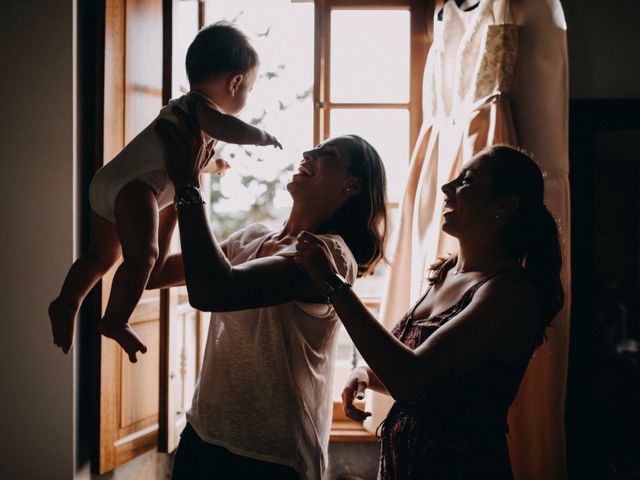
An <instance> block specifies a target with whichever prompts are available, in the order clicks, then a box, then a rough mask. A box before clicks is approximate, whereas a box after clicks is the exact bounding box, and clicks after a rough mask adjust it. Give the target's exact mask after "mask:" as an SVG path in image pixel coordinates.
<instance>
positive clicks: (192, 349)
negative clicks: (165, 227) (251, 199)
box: [158, 0, 208, 453]
mask: <svg viewBox="0 0 640 480" xmlns="http://www.w3.org/2000/svg"><path fill="white" fill-rule="evenodd" d="M200 5H201V4H200V3H199V2H183V1H178V0H167V1H166V4H165V19H164V25H165V45H166V46H167V49H166V51H165V83H164V85H165V97H166V98H165V101H168V100H169V98H176V97H179V96H181V95H183V94H184V93H186V92H187V91H188V90H189V82H188V80H187V76H186V72H185V68H184V63H185V56H186V53H187V48H188V46H189V44H190V43H191V41H192V40H193V37H194V36H195V35H196V33H197V32H198V29H199V26H200V25H201V17H202V12H201V8H200ZM203 187H204V189H205V191H206V190H207V186H206V185H203ZM171 250H172V253H175V252H178V251H180V244H179V236H178V232H177V231H176V232H175V234H174V239H173V242H172V248H171ZM205 317H207V316H206V315H203V314H201V313H200V312H198V311H197V310H195V309H193V308H192V307H191V306H190V305H189V300H188V296H187V291H186V289H185V288H184V287H175V288H169V289H166V290H164V291H163V292H162V318H163V321H162V324H161V325H162V326H161V329H160V342H161V345H162V347H161V348H162V352H163V355H162V357H161V365H160V419H159V424H160V429H159V436H158V450H159V451H161V452H167V453H170V452H172V451H173V450H175V448H176V447H177V446H178V441H179V438H180V432H182V429H183V428H184V427H185V425H186V422H187V420H186V412H187V410H188V409H189V408H190V407H191V398H192V396H193V391H194V387H195V383H196V379H197V377H198V374H199V371H200V365H201V363H202V354H203V347H202V346H203V344H204V343H203V339H204V336H205V335H206V327H207V325H208V322H207V321H205Z"/></svg>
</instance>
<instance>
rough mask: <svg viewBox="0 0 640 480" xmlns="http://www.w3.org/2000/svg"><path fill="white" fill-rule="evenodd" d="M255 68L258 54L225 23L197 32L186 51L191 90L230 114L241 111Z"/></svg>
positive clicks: (253, 79)
mask: <svg viewBox="0 0 640 480" xmlns="http://www.w3.org/2000/svg"><path fill="white" fill-rule="evenodd" d="M258 64H259V59H258V54H257V53H256V51H255V50H254V49H253V47H252V46H251V44H250V43H249V40H248V39H247V37H246V36H245V35H244V33H242V32H241V31H240V30H238V29H237V28H236V27H234V26H232V25H230V24H228V23H226V22H217V23H214V24H213V25H209V26H208V27H205V28H203V29H202V30H200V32H198V34H197V35H196V38H194V40H193V42H191V45H190V46H189V49H188V50H187V60H186V67H187V77H189V83H190V85H191V89H192V90H193V89H202V90H204V91H206V92H207V93H208V94H209V95H210V96H212V97H213V98H212V100H213V101H214V102H215V103H217V104H218V105H219V106H220V107H221V108H222V109H223V110H224V111H225V112H227V113H230V114H236V113H238V112H239V111H240V110H242V109H243V108H244V106H245V104H246V101H247V94H248V93H249V91H250V90H251V88H252V87H253V82H254V81H255V78H256V73H257V70H258Z"/></svg>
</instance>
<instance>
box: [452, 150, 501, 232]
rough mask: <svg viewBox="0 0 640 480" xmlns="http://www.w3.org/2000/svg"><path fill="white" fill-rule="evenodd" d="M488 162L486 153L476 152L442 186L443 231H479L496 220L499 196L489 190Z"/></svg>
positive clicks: (490, 176) (490, 185) (491, 180)
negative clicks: (454, 175)
mask: <svg viewBox="0 0 640 480" xmlns="http://www.w3.org/2000/svg"><path fill="white" fill-rule="evenodd" d="M490 162H491V159H490V158H489V157H487V156H484V155H479V156H476V157H474V158H473V159H471V160H470V161H469V163H467V164H466V165H465V166H464V168H463V169H462V170H461V171H460V174H459V175H458V176H457V177H456V178H455V179H453V180H452V181H451V182H449V183H446V184H444V185H443V186H442V192H443V193H444V195H445V198H444V208H443V218H444V221H443V223H442V230H443V231H444V232H446V233H448V234H449V235H452V236H454V237H457V238H460V237H463V236H467V235H473V234H478V233H481V232H482V231H483V230H486V229H487V227H488V226H490V225H493V224H494V223H496V222H495V220H496V215H497V211H498V207H499V199H497V198H495V196H494V195H493V194H492V191H491V187H492V183H493V177H492V175H491V170H490Z"/></svg>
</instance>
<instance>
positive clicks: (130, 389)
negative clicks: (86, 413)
mask: <svg viewBox="0 0 640 480" xmlns="http://www.w3.org/2000/svg"><path fill="white" fill-rule="evenodd" d="M162 54H163V32H162V0H106V2H105V64H104V117H103V121H104V125H103V135H104V146H103V154H104V156H103V158H104V161H105V162H107V161H109V160H110V159H111V158H113V157H114V156H115V155H116V154H117V153H118V152H119V151H120V150H121V149H122V148H123V147H124V145H126V143H127V142H129V141H131V139H132V138H133V137H134V136H135V135H137V133H138V132H140V131H141V130H142V129H143V128H144V127H145V126H147V125H148V123H149V122H150V121H151V120H153V118H154V117H155V116H156V115H157V114H158V111H159V110H160V108H161V107H162ZM114 272H115V268H114V269H113V270H112V271H110V272H109V274H107V275H106V276H105V278H104V279H103V281H102V313H104V308H105V306H106V304H107V299H108V296H109V292H110V287H111V282H112V280H113V274H114ZM129 323H130V324H131V326H132V327H133V328H134V329H135V331H136V332H137V333H138V335H139V336H140V338H141V339H142V341H143V342H144V343H145V344H146V345H147V347H148V352H147V353H146V354H145V355H138V359H139V360H138V363H136V364H131V363H129V361H128V358H127V356H126V355H125V353H124V351H122V350H121V349H120V347H119V346H118V345H117V344H116V343H115V342H114V341H112V340H110V339H107V338H101V341H100V402H99V403H100V407H99V408H100V415H99V449H98V462H97V470H98V472H99V473H104V472H106V471H109V470H111V469H113V468H115V467H116V466H118V465H120V464H122V463H124V462H126V461H128V460H130V459H132V458H134V457H136V456H137V455H139V454H140V453H143V452H145V451H147V450H150V449H153V448H155V446H156V444H157V435H158V415H159V407H158V405H159V398H158V392H159V364H160V291H158V290H156V291H148V292H145V294H144V295H143V297H142V298H141V300H140V302H139V304H138V306H137V307H136V309H135V310H134V312H133V315H132V316H131V319H130V320H129Z"/></svg>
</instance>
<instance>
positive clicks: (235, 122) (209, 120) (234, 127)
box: [196, 102, 282, 149]
mask: <svg viewBox="0 0 640 480" xmlns="http://www.w3.org/2000/svg"><path fill="white" fill-rule="evenodd" d="M196 115H197V117H198V122H199V123H200V128H202V130H204V131H205V133H207V135H209V136H211V137H213V138H215V139H216V140H221V141H223V142H226V143H234V144H236V145H273V146H274V147H278V148H280V149H282V145H280V142H278V140H277V139H276V138H275V137H274V136H272V135H270V134H268V133H267V132H265V131H264V130H261V129H259V128H257V127H254V126H253V125H249V124H248V123H245V122H243V121H242V120H240V119H239V118H236V117H234V116H233V115H227V114H224V113H222V112H219V111H218V110H216V109H214V108H210V107H208V106H207V105H205V104H203V103H202V102H197V103H196Z"/></svg>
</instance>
